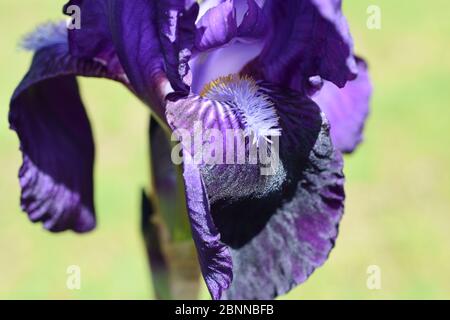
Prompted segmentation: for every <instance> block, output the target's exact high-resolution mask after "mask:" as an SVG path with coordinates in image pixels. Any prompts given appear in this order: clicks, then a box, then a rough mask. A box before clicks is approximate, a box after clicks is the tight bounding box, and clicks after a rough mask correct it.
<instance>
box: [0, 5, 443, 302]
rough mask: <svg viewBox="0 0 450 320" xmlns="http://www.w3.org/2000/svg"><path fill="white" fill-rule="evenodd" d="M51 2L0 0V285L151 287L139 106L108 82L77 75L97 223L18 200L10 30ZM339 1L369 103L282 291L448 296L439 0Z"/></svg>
mask: <svg viewBox="0 0 450 320" xmlns="http://www.w3.org/2000/svg"><path fill="white" fill-rule="evenodd" d="M63 3H64V1H62V0H60V1H55V0H19V1H18V0H0V298H6V299H9V298H88V299H89V298H138V299H141V298H142V299H146V298H151V296H152V289H151V284H150V278H149V274H148V271H147V265H146V259H145V255H144V249H143V246H142V243H141V239H140V236H139V201H140V188H141V187H143V186H145V185H146V183H147V176H148V170H147V154H146V152H147V142H146V130H147V116H148V110H147V109H146V108H145V107H144V106H142V105H141V103H140V102H139V101H138V100H137V99H136V98H134V97H133V96H131V95H130V93H129V92H128V91H126V90H125V89H124V88H122V87H121V86H120V85H118V84H115V83H113V82H109V81H105V80H96V79H88V80H86V79H83V80H81V87H82V93H83V97H84V100H85V102H86V105H87V108H88V112H89V115H90V118H91V121H92V125H93V130H94V134H95V139H96V145H97V161H96V166H95V182H96V183H95V191H96V193H95V200H96V206H97V212H98V221H99V223H98V228H97V229H96V231H95V232H93V233H90V234H88V235H84V236H78V235H75V234H71V233H65V234H58V235H54V234H50V233H48V232H46V231H44V230H43V229H42V227H41V226H40V225H33V224H31V223H30V222H29V221H28V219H27V217H26V215H25V214H23V213H21V211H20V208H19V188H18V181H17V178H16V176H17V170H18V168H19V165H20V162H21V158H20V153H19V151H18V140H17V138H16V135H15V134H14V133H13V132H11V131H9V130H8V123H7V112H8V101H9V97H10V95H11V93H12V92H13V89H14V87H15V86H16V85H17V83H18V82H19V81H20V79H21V77H22V76H23V75H24V73H25V72H26V70H27V68H28V65H29V63H30V58H31V55H30V54H29V53H27V52H23V51H21V50H19V49H18V47H17V43H18V41H19V39H20V38H21V36H22V35H24V34H25V33H27V32H29V31H30V30H32V29H33V27H34V26H36V25H37V24H38V23H40V22H44V21H48V20H55V19H58V18H59V17H61V16H60V11H61V6H62V4H63ZM344 4H345V13H346V15H347V17H348V19H349V22H350V26H351V28H352V32H353V35H354V38H355V43H356V49H357V52H358V53H359V54H362V55H363V56H364V57H366V58H367V59H368V61H369V63H370V67H371V74H372V77H373V80H374V87H375V95H374V99H373V107H372V113H371V116H370V119H369V122H368V125H367V130H366V141H365V143H364V144H363V145H362V147H361V148H359V149H358V152H357V153H356V154H354V155H352V156H349V157H347V158H346V168H345V171H346V175H347V184H346V186H347V202H346V213H345V216H344V219H343V221H342V224H341V228H340V236H339V238H338V241H337V246H336V248H335V250H334V251H333V252H332V254H331V257H330V259H329V261H328V262H327V263H326V264H325V266H324V267H322V268H320V269H319V270H317V271H316V272H315V273H314V274H313V276H312V277H311V278H310V279H309V280H308V281H307V283H306V284H304V285H303V286H301V287H299V288H297V289H295V290H293V291H292V292H291V293H290V294H289V295H287V296H286V297H287V298H290V299H306V298H327V299H328V298H337V299H341V298H342V299H347V298H357V299H360V298H361V299H366V298H369V299H372V298H375V299H378V298H387V299H392V298H400V299H407V298H419V299H422V298H426V299H428V298H438V299H439V298H447V299H448V298H450V248H449V246H450V215H449V213H450V199H449V197H450V175H449V165H450V146H449V138H450V136H449V133H450V130H449V125H450V123H449V120H450V105H449V102H450V87H449V85H450V59H449V52H450V41H449V35H450V19H449V18H448V16H449V13H450V2H449V1H447V0H433V1H425V0H409V1H407V0H383V1H380V0H379V1H376V0H344ZM370 4H376V5H379V6H380V7H381V10H382V29H381V30H368V29H367V27H366V19H367V13H366V9H367V7H368V6H369V5H370ZM280 249H282V248H280ZM69 265H79V266H80V267H81V270H82V288H81V290H79V291H70V290H68V289H67V288H66V268H67V266H69ZM369 265H378V266H379V267H380V268H381V272H382V288H381V290H375V291H371V290H368V289H367V287H366V279H367V274H366V271H367V267H368V266H369ZM203 297H207V294H206V293H204V294H203Z"/></svg>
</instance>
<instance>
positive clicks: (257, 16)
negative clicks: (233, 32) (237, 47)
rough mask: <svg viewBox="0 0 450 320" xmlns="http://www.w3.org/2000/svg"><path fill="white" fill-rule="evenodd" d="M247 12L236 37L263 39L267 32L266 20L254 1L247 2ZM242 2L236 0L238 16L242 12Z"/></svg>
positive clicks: (241, 0) (248, 0)
mask: <svg viewBox="0 0 450 320" xmlns="http://www.w3.org/2000/svg"><path fill="white" fill-rule="evenodd" d="M245 2H246V3H247V10H246V11H245V13H244V15H243V17H242V22H241V23H240V24H239V28H238V35H239V37H242V38H263V37H264V35H265V33H266V32H267V27H268V25H267V23H268V19H267V17H266V16H265V15H264V12H263V10H262V8H260V7H259V5H258V4H257V3H256V1H255V0H247V1H245ZM243 3H244V1H243V0H237V1H236V6H237V8H238V10H237V12H238V15H239V13H240V12H243V11H244V10H243V8H242V7H243Z"/></svg>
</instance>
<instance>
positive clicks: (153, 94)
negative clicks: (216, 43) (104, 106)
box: [108, 0, 198, 118]
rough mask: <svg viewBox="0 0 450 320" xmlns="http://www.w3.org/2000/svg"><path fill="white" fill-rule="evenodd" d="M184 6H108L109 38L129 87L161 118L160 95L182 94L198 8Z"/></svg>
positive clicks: (139, 2) (143, 1)
mask: <svg viewBox="0 0 450 320" xmlns="http://www.w3.org/2000/svg"><path fill="white" fill-rule="evenodd" d="M188 3H192V1H185V0H170V1H147V0H134V1H128V2H126V1H110V2H109V3H108V4H109V6H108V14H109V22H110V30H111V32H112V40H113V43H114V46H115V48H116V52H117V55H118V57H119V59H120V62H121V64H122V65H123V68H124V69H125V71H126V73H127V75H128V77H129V79H130V83H131V84H132V86H133V88H134V89H135V90H136V92H137V94H138V95H139V96H140V97H141V98H142V99H143V100H144V101H145V102H146V103H148V104H149V105H150V106H152V108H153V109H154V110H155V111H156V112H157V113H158V114H159V116H161V117H163V118H164V115H163V111H162V102H163V99H164V97H165V96H166V94H167V93H168V92H170V91H171V90H172V88H173V89H175V90H176V91H181V92H184V93H186V94H187V92H188V86H187V85H186V83H185V81H184V80H186V79H185V77H186V76H188V64H187V61H188V60H189V57H190V52H191V49H192V47H193V45H194V37H195V19H196V16H197V13H198V5H197V4H193V5H192V6H191V7H189V8H186V6H187V5H188ZM169 81H170V84H169ZM186 81H187V82H189V79H187V80H186ZM170 85H171V86H170ZM171 87H172V88H171Z"/></svg>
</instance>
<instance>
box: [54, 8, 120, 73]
mask: <svg viewBox="0 0 450 320" xmlns="http://www.w3.org/2000/svg"><path fill="white" fill-rule="evenodd" d="M73 6H76V7H78V8H80V9H79V10H80V14H81V16H80V23H81V25H80V27H81V28H80V29H76V28H73V29H71V30H69V32H68V34H69V49H70V54H71V55H72V56H73V57H77V58H88V59H95V60H96V61H98V62H99V63H102V64H103V65H105V67H107V68H108V70H109V71H110V72H111V73H115V74H122V75H123V77H126V76H125V72H124V71H123V68H122V65H121V64H120V61H119V58H118V57H117V53H116V50H115V48H114V46H113V42H112V36H111V31H110V28H109V21H108V1H106V0H70V1H69V2H68V3H67V4H66V5H65V6H64V8H63V11H64V13H66V14H67V13H71V11H70V10H69V9H70V8H73Z"/></svg>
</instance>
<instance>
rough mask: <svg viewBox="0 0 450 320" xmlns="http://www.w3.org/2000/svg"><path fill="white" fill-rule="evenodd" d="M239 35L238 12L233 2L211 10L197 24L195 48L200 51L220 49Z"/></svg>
mask: <svg viewBox="0 0 450 320" xmlns="http://www.w3.org/2000/svg"><path fill="white" fill-rule="evenodd" d="M236 35H237V22H236V10H235V9H234V6H233V1H232V0H226V1H224V2H222V3H220V4H218V5H217V6H215V7H213V8H211V9H209V10H208V11H206V12H205V14H204V15H203V16H202V17H201V18H200V20H199V21H198V22H197V34H196V40H195V47H196V49H197V50H199V51H206V50H208V49H211V48H216V47H220V46H222V45H224V44H226V43H228V42H229V41H230V40H231V39H233V38H234V37H236Z"/></svg>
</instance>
